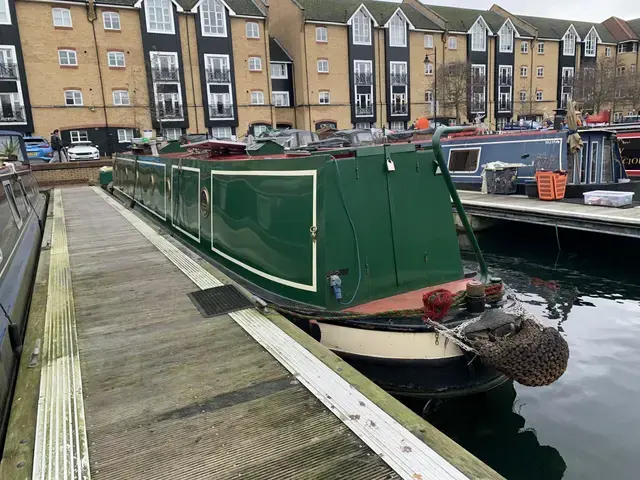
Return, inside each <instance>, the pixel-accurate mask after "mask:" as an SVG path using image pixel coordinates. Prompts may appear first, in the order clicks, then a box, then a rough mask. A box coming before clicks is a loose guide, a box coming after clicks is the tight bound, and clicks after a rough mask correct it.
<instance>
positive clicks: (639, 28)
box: [627, 18, 640, 38]
mask: <svg viewBox="0 0 640 480" xmlns="http://www.w3.org/2000/svg"><path fill="white" fill-rule="evenodd" d="M627 25H629V27H631V30H633V33H635V34H636V38H640V18H634V19H633V20H627Z"/></svg>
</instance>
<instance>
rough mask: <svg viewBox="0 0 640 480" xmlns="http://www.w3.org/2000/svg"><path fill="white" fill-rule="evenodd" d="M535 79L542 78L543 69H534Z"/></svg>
mask: <svg viewBox="0 0 640 480" xmlns="http://www.w3.org/2000/svg"><path fill="white" fill-rule="evenodd" d="M541 72H542V74H540V73H541ZM536 78H544V67H536Z"/></svg>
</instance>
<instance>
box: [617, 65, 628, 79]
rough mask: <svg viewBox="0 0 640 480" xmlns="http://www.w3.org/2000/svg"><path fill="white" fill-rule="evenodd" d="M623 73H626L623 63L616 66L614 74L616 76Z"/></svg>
mask: <svg viewBox="0 0 640 480" xmlns="http://www.w3.org/2000/svg"><path fill="white" fill-rule="evenodd" d="M625 73H627V67H625V66H624V65H621V66H619V67H617V68H616V75H617V76H619V77H620V76H622V75H624V74H625Z"/></svg>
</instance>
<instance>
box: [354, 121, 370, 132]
mask: <svg viewBox="0 0 640 480" xmlns="http://www.w3.org/2000/svg"><path fill="white" fill-rule="evenodd" d="M354 127H355V128H356V129H357V130H367V129H369V128H371V122H356V123H355V125H354Z"/></svg>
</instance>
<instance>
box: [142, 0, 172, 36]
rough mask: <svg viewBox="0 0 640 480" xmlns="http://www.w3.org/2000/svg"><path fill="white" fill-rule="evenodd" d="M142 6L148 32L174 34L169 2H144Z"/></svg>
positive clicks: (157, 0)
mask: <svg viewBox="0 0 640 480" xmlns="http://www.w3.org/2000/svg"><path fill="white" fill-rule="evenodd" d="M144 4H145V7H144V8H145V14H146V17H147V31H148V32H151V33H167V34H172V33H174V29H173V7H172V5H171V0H145V2H144Z"/></svg>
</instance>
